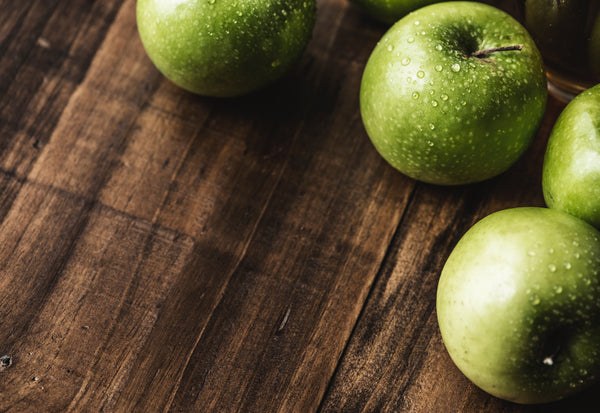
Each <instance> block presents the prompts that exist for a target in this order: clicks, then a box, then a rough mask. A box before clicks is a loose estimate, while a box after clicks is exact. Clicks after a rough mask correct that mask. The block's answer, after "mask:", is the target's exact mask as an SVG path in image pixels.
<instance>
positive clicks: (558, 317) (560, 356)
mask: <svg viewBox="0 0 600 413" xmlns="http://www.w3.org/2000/svg"><path fill="white" fill-rule="evenodd" d="M353 1H355V2H356V3H358V4H360V5H361V6H363V7H364V9H365V10H366V11H367V12H369V13H370V14H371V15H373V16H375V17H377V18H379V19H381V20H383V21H388V22H392V21H395V20H397V19H398V18H400V17H402V16H404V15H405V14H407V13H408V12H411V11H412V12H411V13H410V14H408V15H406V16H405V17H403V18H402V19H400V20H398V22H397V23H396V24H394V25H393V26H392V27H391V28H390V29H389V30H388V31H387V33H385V35H384V36H383V38H382V39H381V41H380V42H379V43H378V44H377V46H376V47H375V49H374V50H373V52H372V54H371V56H370V58H369V61H368V63H367V65H366V67H365V71H364V74H363V78H362V83H361V88H360V109H361V115H362V119H363V123H364V125H365V128H366V131H367V133H368V135H369V137H370V139H371V141H372V142H373V144H374V146H375V148H376V149H377V150H378V151H379V153H380V154H381V155H382V156H383V157H384V158H385V159H386V160H387V161H388V162H389V163H390V164H391V165H392V166H394V167H395V168H397V169H398V170H400V171H401V172H403V173H405V174H406V175H408V176H411V177H413V178H415V179H418V180H421V181H425V182H429V183H434V184H442V185H458V184H466V183H471V182H477V181H482V180H485V179H489V178H491V177H494V176H496V175H498V174H500V173H502V172H503V171H505V170H506V169H507V168H509V167H510V166H511V165H512V164H513V163H514V162H515V161H516V160H517V159H518V158H519V157H520V156H521V155H522V154H523V152H524V151H525V150H526V148H527V147H528V146H529V145H530V143H531V142H532V140H533V138H534V136H535V134H536V132H537V129H538V127H539V125H540V123H541V120H542V117H543V115H544V111H545V105H546V97H547V96H546V93H547V92H546V78H545V72H544V67H543V62H542V58H541V56H540V53H539V51H538V49H537V47H536V45H535V43H534V41H533V40H532V39H531V37H530V36H529V34H528V33H527V31H526V30H525V29H524V28H523V27H522V26H521V25H520V24H519V23H518V22H517V21H516V20H514V19H513V18H512V17H510V16H509V15H508V14H506V13H504V12H502V11H500V10H497V9H495V8H493V7H491V6H487V5H484V4H480V3H473V2H447V3H438V2H437V1H435V0H353ZM431 3H436V4H431ZM427 4H429V5H428V6H426V5H427ZM421 6H425V7H421ZM415 9H417V10H415ZM413 10H415V11H413ZM315 13H316V4H315V0H256V1H252V2H244V1H239V0H138V3H137V23H138V29H139V33H140V37H141V40H142V43H143V45H144V47H145V49H146V51H147V53H148V55H149V56H150V58H151V60H152V61H153V62H154V64H155V65H156V66H157V67H158V69H159V70H160V71H161V72H162V73H163V74H164V75H165V76H166V77H168V78H169V79H170V80H172V81H173V82H174V83H176V84H177V85H179V86H181V87H182V88H184V89H187V90H189V91H192V92H194V93H198V94H202V95H207V96H216V97H230V96H238V95H241V94H245V93H250V92H252V91H255V90H257V89H259V88H262V87H264V86H266V85H268V84H270V83H272V82H274V81H275V80H276V79H278V78H280V77H281V76H282V75H283V74H284V73H286V72H287V71H288V70H290V68H291V67H292V66H293V64H294V63H295V62H296V61H297V60H298V58H299V57H300V55H301V54H302V51H303V50H304V48H305V47H306V44H307V43H308V41H309V39H310V36H311V33H312V29H313V25H314V21H315ZM542 185H543V192H544V197H545V200H546V203H547V205H548V206H549V207H550V208H526V207H525V208H514V209H509V210H505V211H499V212H496V213H494V214H492V215H490V216H488V217H486V218H484V219H483V220H481V221H480V222H478V223H477V224H475V225H474V226H473V227H472V228H471V229H470V230H469V231H468V232H467V233H466V234H465V235H464V237H463V238H462V239H461V240H460V241H459V243H458V244H457V245H456V247H455V249H454V250H453V251H452V253H451V254H450V256H449V258H448V260H447V262H446V264H445V266H444V268H443V271H442V274H441V276H440V281H439V286H438V291H437V315H438V321H439V326H440V331H441V334H442V338H443V341H444V343H445V345H446V348H447V350H448V352H449V354H450V356H451V358H452V360H453V361H454V362H455V363H456V365H457V366H458V367H459V368H460V370H461V371H462V372H463V373H464V374H465V375H466V376H467V377H468V378H469V379H471V380H472V381H473V382H474V383H475V384H476V385H478V386H479V387H481V388H482V389H483V390H485V391H487V392H489V393H491V394H493V395H495V396H498V397H500V398H504V399H507V400H511V401H515V402H519V403H542V402H548V401H553V400H557V399H561V398H563V397H566V396H568V395H570V394H572V393H574V392H576V391H579V390H581V389H583V388H585V387H587V386H589V385H590V384H591V383H593V382H594V381H596V380H597V379H598V377H600V275H599V274H600V232H599V231H598V229H596V228H600V85H599V86H596V87H594V88H592V89H590V90H588V91H586V92H584V93H582V94H581V95H580V96H578V97H577V98H576V99H575V100H573V101H572V102H571V103H570V104H569V105H568V106H567V108H566V109H565V110H564V112H563V113H562V114H561V116H560V117H559V119H558V120H557V122H556V125H555V127H554V129H553V131H552V134H551V136H550V139H549V142H548V148H547V152H546V156H545V160H544V166H543V183H542ZM594 226H595V227H596V228H595V227H594Z"/></svg>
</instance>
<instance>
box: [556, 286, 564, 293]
mask: <svg viewBox="0 0 600 413" xmlns="http://www.w3.org/2000/svg"><path fill="white" fill-rule="evenodd" d="M554 292H556V294H562V292H563V288H562V286H560V285H555V286H554Z"/></svg>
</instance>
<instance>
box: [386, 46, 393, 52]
mask: <svg viewBox="0 0 600 413" xmlns="http://www.w3.org/2000/svg"><path fill="white" fill-rule="evenodd" d="M387 50H388V52H392V51H393V50H394V46H393V45H391V44H390V45H389V46H388V47H387Z"/></svg>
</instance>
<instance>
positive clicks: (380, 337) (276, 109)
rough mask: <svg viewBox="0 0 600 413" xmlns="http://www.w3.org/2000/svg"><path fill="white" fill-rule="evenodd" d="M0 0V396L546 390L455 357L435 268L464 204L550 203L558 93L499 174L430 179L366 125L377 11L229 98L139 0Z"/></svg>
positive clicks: (359, 405)
mask: <svg viewBox="0 0 600 413" xmlns="http://www.w3.org/2000/svg"><path fill="white" fill-rule="evenodd" d="M0 10H2V13H0V149H1V151H0V188H1V191H0V240H1V243H0V356H2V358H1V359H0V395H1V397H0V411H7V412H64V411H73V412H80V411H81V412H83V411H90V412H92V411H107V412H108V411H111V412H112V411H114V412H132V411H140V412H152V411H182V412H187V411H199V412H200V411H201V412H205V411H215V412H223V411H240V412H270V411H282V412H309V411H317V410H321V411H331V412H337V411H348V412H355V411H410V412H433V411H436V412H438V411H439V412H450V411H461V412H468V411H473V412H479V411H489V412H491V411H498V412H527V411H538V410H536V408H534V407H524V406H518V405H514V404H510V403H505V402H502V401H500V400H498V399H495V398H493V397H491V396H488V395H486V394H485V393H483V392H482V391H480V390H478V389H477V388H476V387H474V386H473V385H471V384H470V383H469V382H468V380H467V379H466V378H464V377H463V376H462V375H461V373H460V372H459V371H458V370H457V369H456V368H455V367H454V366H453V364H452V362H451V361H450V359H449V357H448V355H447V354H446V352H445V350H444V348H443V344H442V342H441V338H440V335H439V331H438V328H437V324H436V319H435V290H436V285H437V279H438V277H439V272H440V269H441V267H442V266H443V263H444V261H445V259H446V257H447V256H448V254H449V252H450V251H451V249H452V247H453V246H454V245H455V243H456V242H457V240H458V239H459V237H460V236H461V235H462V234H463V233H464V232H465V231H466V230H467V229H468V228H469V227H470V226H471V225H472V224H473V223H474V222H476V221H477V220H478V219H480V218H481V217H483V216H485V215H487V214H489V213H491V212H493V211H496V210H500V209H504V208H508V207H513V206H524V205H528V206H542V205H543V199H542V196H541V188H540V175H541V163H542V158H543V152H544V148H545V144H546V140H547V137H548V134H549V132H550V129H551V126H552V124H553V122H554V120H555V119H556V117H557V116H558V114H559V113H560V111H561V109H562V107H563V106H562V104H560V103H559V102H557V101H555V100H553V99H551V100H550V101H549V105H548V110H547V114H546V118H545V121H544V125H543V127H542V128H541V130H540V132H539V134H538V136H537V138H536V141H535V143H534V145H533V147H532V148H531V149H530V150H529V151H528V152H527V153H526V155H525V156H524V157H523V158H522V159H521V160H520V161H519V162H518V163H517V165H515V166H514V167H513V168H512V169H511V170H510V171H509V172H507V173H505V174H503V175H502V176H500V177H498V178H495V179H492V180H490V181H487V182H484V183H481V184H477V185H470V186H464V187H456V188H445V187H437V186H432V185H425V184H421V183H416V182H415V181H413V180H411V179H409V178H407V177H405V176H403V175H401V174H400V173H398V172H396V171H395V170H393V169H392V168H391V167H390V166H388V165H387V164H386V163H385V162H384V161H383V160H382V159H381V158H380V157H379V155H378V154H377V153H376V152H375V150H374V149H373V147H372V145H371V144H370V142H369V140H368V138H367V136H366V133H365V131H364V129H363V127H362V122H361V119H360V112H359V109H358V90H359V85H360V79H361V75H362V71H363V68H364V65H365V63H366V60H367V58H368V56H369V54H370V52H371V50H372V48H373V47H374V45H375V44H376V42H377V40H378V39H379V38H380V37H381V35H382V34H383V33H384V32H385V29H386V28H385V27H384V26H382V25H379V24H377V23H375V22H373V21H372V20H369V19H368V18H366V17H365V16H363V15H362V14H361V13H360V12H359V11H358V10H357V9H356V8H355V7H354V6H351V5H349V4H348V3H347V2H346V1H345V0H321V1H319V2H318V21H317V25H316V28H315V31H314V36H313V40H312V41H311V43H310V45H309V47H308V49H307V51H306V53H305V55H304V57H303V59H302V60H301V62H300V63H299V64H298V65H297V67H296V68H295V70H294V71H293V72H292V73H290V74H289V75H288V76H286V77H285V78H284V79H283V80H282V81H281V82H279V83H278V84H277V85H275V86H273V87H270V88H267V89H266V90H264V91H261V92H259V93H256V94H253V95H251V96H247V97H243V98H238V99H229V100H216V99H208V98H203V97H199V96H194V95H191V94H189V93H186V92H184V91H182V90H180V89H178V88H176V87H175V86H173V85H172V84H171V83H170V82H168V81H167V80H165V79H164V78H163V77H162V76H161V75H160V74H159V73H158V72H157V70H156V69H155V68H154V66H153V65H152V64H151V62H150V61H149V59H148V58H147V56H146V55H145V52H144V50H143V48H142V45H141V43H140V41H139V38H138V34H137V29H136V25H135V1H134V0H103V1H100V0H98V1H89V0H71V1H66V0H22V1H19V2H15V1H10V0H0ZM593 400H594V389H592V390H591V391H588V392H586V393H584V394H582V395H581V396H578V397H576V398H573V399H570V400H569V401H566V402H562V403H556V404H553V405H552V406H545V407H544V409H546V410H543V411H548V409H553V411H574V409H579V410H578V411H583V409H584V407H585V406H587V403H588V402H590V401H593Z"/></svg>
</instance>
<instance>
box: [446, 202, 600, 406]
mask: <svg viewBox="0 0 600 413" xmlns="http://www.w3.org/2000/svg"><path fill="white" fill-rule="evenodd" d="M599 239H600V233H599V232H598V231H597V230H596V229H595V228H594V227H592V226H591V225H589V224H588V223H586V222H585V221H583V220H580V219H579V218H576V217H574V216H571V215H568V214H566V213H564V212H561V211H557V210H552V209H547V208H514V209H508V210H504V211H500V212H496V213H494V214H491V215H489V216H487V217H486V218H484V219H482V220H481V221H479V222H478V223H477V224H475V225H474V226H473V227H472V228H471V229H470V230H469V231H467V233H466V234H465V235H464V237H463V238H462V239H461V240H460V241H459V242H458V244H457V245H456V247H455V249H454V250H453V251H452V253H451V254H450V256H449V258H448V260H447V262H446V264H445V266H444V268H443V270H442V275H441V277H440V280H439V286H438V291H437V316H438V322H439V327H440V331H441V333H442V338H443V341H444V344H445V346H446V348H447V350H448V353H449V354H450V356H451V358H452V360H453V361H454V362H455V363H456V365H457V366H458V368H459V369H460V370H461V371H462V372H463V373H464V374H465V375H466V376H467V377H468V378H469V379H470V380H471V381H473V383H475V384H476V385H477V386H479V387H480V388H482V389H483V390H485V391H486V392H488V393H490V394H492V395H494V396H497V397H500V398H502V399H506V400H510V401H513V402H517V403H525V404H530V403H544V402H550V401H554V400H559V399H561V398H564V397H566V396H568V395H570V394H572V393H575V392H577V391H579V390H582V389H583V388H585V387H587V386H589V385H590V384H592V383H593V382H594V381H595V380H596V379H597V378H598V377H600V278H599V276H598V272H599V271H600V241H599Z"/></svg>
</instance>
